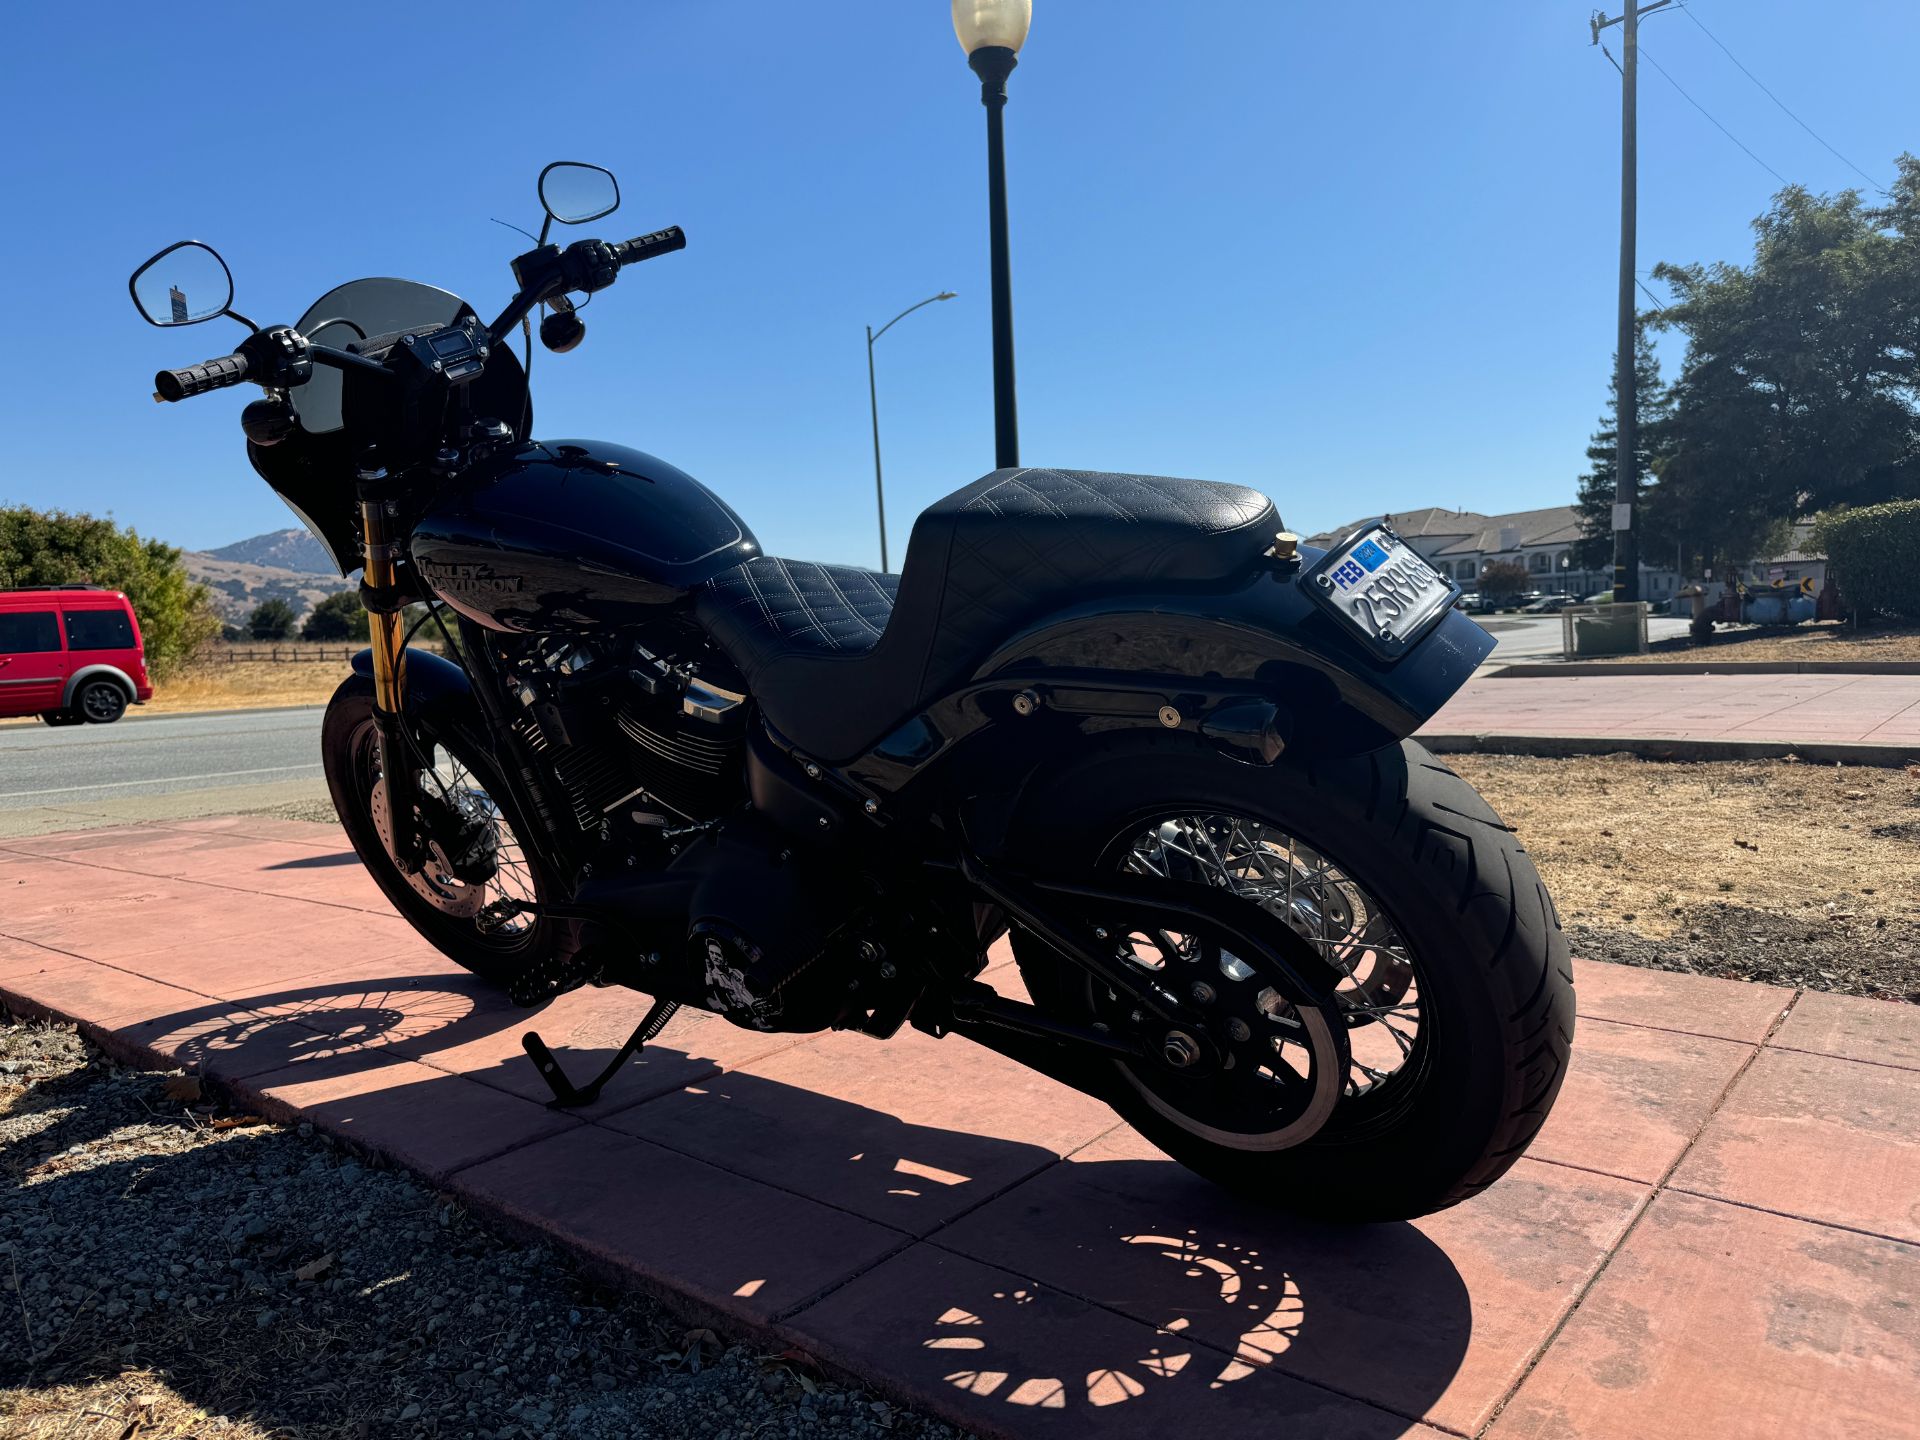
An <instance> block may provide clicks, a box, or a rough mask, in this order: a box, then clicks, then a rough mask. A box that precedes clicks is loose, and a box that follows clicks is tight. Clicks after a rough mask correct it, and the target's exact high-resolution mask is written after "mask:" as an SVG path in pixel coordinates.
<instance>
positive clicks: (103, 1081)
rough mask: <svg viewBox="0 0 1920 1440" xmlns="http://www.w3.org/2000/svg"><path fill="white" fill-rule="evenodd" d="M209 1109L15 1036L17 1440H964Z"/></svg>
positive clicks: (352, 1162) (1, 1414)
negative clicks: (299, 1439) (396, 1439)
mask: <svg viewBox="0 0 1920 1440" xmlns="http://www.w3.org/2000/svg"><path fill="white" fill-rule="evenodd" d="M193 1090H194V1082H190V1081H183V1080H182V1079H181V1078H180V1077H177V1076H175V1077H169V1076H166V1075H163V1074H158V1073H154V1072H149V1071H141V1070H132V1069H126V1068H123V1067H121V1066H119V1065H117V1064H115V1063H114V1062H112V1061H111V1060H108V1059H106V1058H104V1057H103V1056H101V1055H100V1054H99V1053H98V1052H96V1051H94V1050H93V1049H92V1048H91V1047H90V1046H88V1045H86V1044H85V1043H83V1042H82V1041H81V1040H80V1039H79V1038H78V1037H77V1036H76V1035H74V1034H73V1033H72V1032H71V1031H70V1030H65V1029H61V1028H59V1027H53V1026H45V1025H37V1024H26V1023H14V1022H10V1021H4V1020H0V1185H4V1186H5V1187H6V1189H7V1192H8V1193H7V1201H6V1204H5V1206H4V1207H0V1434H5V1435H8V1436H34V1437H53V1436H61V1437H66V1436H76V1437H78V1436H85V1437H90V1440H93V1437H107V1440H134V1437H135V1436H139V1437H142V1440H159V1437H171V1436H195V1437H203V1436H221V1437H240V1440H254V1437H269V1436H316V1437H318V1436H328V1437H332V1436H375V1435H377V1436H388V1435H396V1436H463V1437H465V1436H477V1437H507V1436H568V1437H573V1436H580V1437H614V1436H619V1437H627V1436H634V1435H646V1436H663V1437H680V1436H688V1437H692V1436H699V1437H710V1440H751V1437H758V1440H784V1437H789V1436H809V1437H810V1436H878V1435H883V1434H886V1435H893V1436H900V1437H943V1440H944V1437H952V1436H955V1435H956V1434H957V1433H958V1432H956V1431H954V1430H952V1429H950V1428H949V1427H947V1426H945V1425H942V1424H940V1423H938V1422H934V1421H930V1420H928V1419H926V1418H924V1417H922V1416H920V1415H918V1414H915V1413H913V1412H910V1411H906V1410H903V1409H900V1408H897V1407H895V1406H892V1405H890V1404H888V1403H887V1402H885V1401H882V1400H878V1399H876V1398H875V1397H874V1396H872V1395H870V1394H867V1393H864V1392H862V1391H859V1390H855V1389H849V1388H847V1387H844V1386H841V1385H838V1384H835V1383H830V1382H829V1381H827V1380H826V1379H824V1378H821V1377H820V1376H819V1374H818V1372H817V1370H816V1369H815V1368H814V1367H813V1364H812V1362H811V1360H810V1359H809V1357H806V1356H804V1355H801V1354H799V1353H797V1352H788V1353H787V1354H785V1355H773V1354H766V1353H762V1352H761V1351H759V1350H756V1349H754V1348H752V1347H750V1346H747V1345H743V1344H740V1343H737V1342H733V1341H730V1340H729V1339H728V1338H727V1337H726V1336H723V1335H722V1336H716V1335H715V1334H714V1333H713V1332H712V1331H710V1330H706V1329H703V1328H697V1327H696V1328H690V1327H689V1324H688V1322H687V1321H685V1320H684V1319H680V1318H676V1317H675V1316H674V1315H673V1314H672V1313H671V1312H670V1311H668V1310H667V1309H665V1308H664V1307H663V1306H661V1305H659V1304H657V1303H655V1302H653V1301H651V1300H648V1299H644V1298H640V1297H636V1296H633V1295H629V1294H621V1293H612V1292H609V1291H607V1290H605V1289H602V1288H598V1287H596V1286H595V1285H593V1284H592V1283H590V1282H589V1281H587V1280H585V1279H583V1278H581V1277H579V1276H578V1275H575V1274H573V1273H572V1272H570V1270H569V1269H568V1267H567V1265H566V1263H565V1262H564V1261H563V1260H562V1259H560V1258H559V1257H558V1256H556V1255H555V1254H554V1253H553V1252H552V1251H551V1250H549V1249H547V1248H546V1247H544V1246H539V1245H533V1246H523V1245H519V1244H516V1243H513V1242H511V1241H509V1240H505V1239H502V1238H501V1237H500V1236H498V1235H495V1234H493V1233H492V1232H490V1231H489V1230H488V1229H487V1227H485V1226H484V1225H482V1224H481V1223H479V1222H478V1221H476V1220H475V1219H474V1218H472V1217H471V1216H469V1215H467V1214H466V1213H465V1212H464V1211H463V1210H462V1209H461V1208H460V1207H459V1206H458V1205H456V1204H454V1203H452V1202H451V1201H448V1200H447V1199H445V1198H443V1197H442V1196H440V1195H438V1194H436V1193H435V1192H434V1191H432V1190H430V1189H428V1188H427V1187H425V1186H424V1185H421V1184H420V1183H419V1182H417V1181H415V1180H414V1179H412V1178H410V1177H409V1176H407V1175H405V1174H404V1173H401V1172H398V1171H394V1170H389V1169H384V1168H381V1167H379V1166H377V1165H375V1164H373V1163H370V1162H368V1161H367V1160H365V1159H362V1158H359V1157H357V1156H356V1155H354V1154H353V1153H351V1152H349V1151H347V1150H345V1149H343V1148H339V1147H336V1146H334V1145H333V1144H331V1143H329V1142H328V1141H326V1140H325V1139H323V1138H320V1137H317V1136H314V1135H313V1134H312V1133H311V1130H310V1127H307V1126H304V1125H302V1126H299V1127H297V1128H286V1127H281V1126H276V1125H271V1124H267V1123H264V1122H261V1121H258V1120H257V1119H256V1118H255V1117H252V1116H247V1115H236V1114H233V1113H230V1112H229V1111H227V1110H225V1109H224V1108H223V1107H222V1106H221V1105H219V1104H218V1103H217V1102H215V1101H213V1100H211V1099H201V1098H200V1097H198V1096H197V1095H195V1094H194V1093H192V1092H193Z"/></svg>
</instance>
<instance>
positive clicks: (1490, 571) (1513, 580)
mask: <svg viewBox="0 0 1920 1440" xmlns="http://www.w3.org/2000/svg"><path fill="white" fill-rule="evenodd" d="M1532 588H1533V577H1532V576H1531V575H1529V574H1527V567H1526V566H1524V565H1522V564H1519V563H1518V562H1517V561H1513V560H1489V561H1488V562H1487V563H1486V564H1485V565H1483V566H1481V567H1480V593H1481V594H1482V595H1524V594H1525V593H1526V592H1527V591H1528V590H1531V589H1532Z"/></svg>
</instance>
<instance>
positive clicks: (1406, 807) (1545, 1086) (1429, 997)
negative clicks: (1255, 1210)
mask: <svg viewBox="0 0 1920 1440" xmlns="http://www.w3.org/2000/svg"><path fill="white" fill-rule="evenodd" d="M1172 815H1216V816H1228V817H1245V818H1247V819H1249V820H1253V821H1257V822H1260V823H1261V824H1262V825H1265V826H1270V827H1271V828H1272V830H1273V831H1275V832H1284V833H1285V834H1286V835H1288V836H1291V837H1295V838H1296V839H1297V840H1298V841H1299V842H1300V843H1301V844H1302V845H1304V846H1310V847H1312V851H1313V852H1317V853H1318V855H1319V856H1321V857H1324V860H1325V861H1327V862H1332V865H1333V866H1334V867H1337V871H1338V872H1342V874H1343V878H1344V879H1345V880H1346V881H1348V882H1350V883H1351V884H1352V886H1353V887H1354V890H1355V893H1357V894H1360V895H1362V896H1364V897H1365V899H1366V901H1368V902H1369V903H1370V904H1373V905H1377V906H1379V907H1381V908H1382V909H1383V910H1384V912H1385V913H1386V914H1387V915H1389V916H1390V917H1391V920H1392V928H1396V929H1397V931H1398V932H1399V934H1400V935H1401V936H1403V937H1404V940H1405V945H1406V950H1407V953H1408V954H1409V955H1411V956H1412V957H1413V958H1414V960H1415V961H1416V962H1417V968H1418V975H1417V995H1418V999H1419V1006H1420V1010H1419V1028H1418V1034H1417V1037H1416V1039H1415V1043H1414V1045H1413V1047H1412V1048H1411V1049H1410V1050H1409V1051H1408V1053H1407V1054H1406V1056H1405V1058H1404V1062H1403V1063H1402V1064H1401V1066H1400V1068H1399V1069H1398V1070H1397V1071H1395V1072H1394V1073H1392V1074H1391V1075H1390V1076H1388V1077H1387V1078H1384V1079H1382V1080H1379V1081H1378V1082H1376V1083H1374V1084H1372V1085H1371V1086H1370V1088H1366V1089H1356V1088H1351V1087H1350V1088H1349V1089H1348V1090H1347V1091H1346V1092H1345V1093H1344V1094H1343V1096H1342V1098H1341V1099H1340V1101H1339V1103H1338V1104H1337V1105H1336V1106H1335V1108H1334V1110H1333V1113H1332V1116H1331V1118H1329V1119H1328V1120H1327V1121H1326V1123H1325V1125H1324V1126H1323V1127H1322V1128H1321V1129H1320V1130H1319V1131H1318V1133H1316V1134H1314V1135H1312V1137H1311V1138H1309V1139H1306V1140H1304V1141H1303V1142H1301V1143H1299V1144H1296V1145H1293V1146H1292V1147H1291V1148H1286V1149H1274V1150H1251V1149H1247V1148H1233V1147H1229V1146H1225V1145H1221V1144H1218V1143H1214V1142H1211V1141H1209V1140H1207V1139H1205V1138H1203V1137H1201V1136H1199V1135H1196V1134H1195V1133H1194V1131H1193V1129H1191V1128H1188V1127H1186V1126H1183V1125H1181V1124H1177V1123H1174V1122H1173V1121H1171V1120H1169V1119H1168V1118H1167V1116H1166V1115H1164V1114H1162V1113H1161V1112H1160V1110H1158V1109H1156V1108H1155V1107H1154V1106H1153V1105H1151V1104H1149V1103H1146V1102H1145V1100H1144V1098H1143V1096H1142V1094H1141V1090H1140V1087H1139V1085H1138V1083H1137V1082H1133V1083H1129V1082H1126V1081H1123V1080H1121V1079H1120V1078H1118V1077H1117V1076H1116V1077H1115V1078H1112V1079H1110V1080H1108V1081H1107V1083H1105V1084H1104V1085H1102V1086H1101V1089H1102V1090H1103V1093H1104V1094H1105V1098H1107V1100H1108V1101H1109V1103H1111V1104H1112V1105H1113V1107H1114V1108H1115V1109H1116V1110H1117V1111H1119V1113H1120V1114H1121V1115H1122V1116H1123V1117H1125V1118H1126V1120H1127V1121H1128V1122H1129V1123H1130V1124H1132V1125H1133V1126H1134V1128H1135V1129H1137V1130H1138V1131H1139V1132H1140V1133H1141V1134H1142V1135H1143V1136H1145V1137H1146V1138H1147V1139H1149V1140H1151V1141H1152V1142H1153V1143H1154V1144H1155V1145H1157V1146H1159V1147H1160V1148H1161V1149H1162V1150H1164V1151H1165V1152H1166V1153H1167V1154H1169V1155H1171V1156H1172V1157H1173V1158H1174V1159H1176V1160H1179V1161H1180V1162H1181V1163H1182V1164H1184V1165H1186V1166H1188V1167H1189V1168H1190V1169H1192V1170H1194V1171H1196V1172H1198V1173H1199V1174H1201V1175H1204V1176H1206V1177H1208V1178H1209V1179H1212V1180H1214V1181H1216V1182H1217V1183H1219V1184H1221V1185H1223V1186H1225V1187H1227V1188H1229V1189H1232V1190H1234V1191H1237V1192H1239V1193H1241V1194H1244V1195H1247V1196H1249V1197H1252V1198H1254V1199H1257V1200H1259V1201H1261V1202H1263V1203H1266V1204H1270V1205H1274V1206H1276V1207H1278V1208H1282V1209H1286V1210H1291V1211H1295V1212H1299V1213H1305V1214H1311V1215H1314V1216H1317V1217H1320V1218H1325V1219H1334V1220H1349V1221H1375V1220H1391V1219H1407V1218H1411V1217H1413V1216H1416V1215H1422V1214H1426V1213H1428V1212H1431V1211H1434V1210H1439V1209H1443V1208H1445V1207H1446V1206H1449V1205H1454V1204H1457V1203H1459V1202H1460V1201H1461V1200H1464V1199H1466V1198H1468V1197H1469V1196H1471V1195H1473V1194H1475V1193H1477V1192H1478V1191H1480V1190H1482V1189H1484V1188H1485V1187H1486V1186H1488V1185H1490V1184H1492V1183H1493V1181H1495V1180H1496V1179H1498V1178H1499V1177H1500V1176H1501V1175H1502V1174H1504V1173H1505V1172H1506V1170H1507V1169H1508V1168H1509V1167H1510V1166H1511V1165H1512V1164H1513V1163H1514V1161H1515V1160H1517V1159H1518V1158H1519V1157H1520V1155H1521V1153H1522V1152H1523V1151H1524V1150H1525V1149H1526V1147H1527V1145H1528V1143H1529V1142H1531V1140H1532V1139H1533V1137H1534V1135H1535V1134H1536V1133H1538V1131H1539V1129H1540V1126H1541V1124H1542V1123H1543V1122H1544V1121H1545V1120H1546V1117H1547V1112H1548V1110H1549V1109H1550V1107H1551V1106H1552V1104H1553V1100H1554V1097H1555V1096H1556V1095H1557V1094H1558V1093H1559V1089H1560V1084H1561V1081H1562V1080H1563V1079H1564V1077H1565V1075H1566V1068H1567V1059H1568V1054H1569V1049H1570V1047H1571V1045H1572V1040H1573V1023H1574V1022H1573V975H1572V969H1571V965H1570V962H1569V960H1568V956H1567V946H1566V940H1565V937H1564V936H1563V934H1562V933H1561V929H1560V923H1559V919H1558V917H1557V916H1556V915H1555V913H1554V909H1553V903H1552V901H1551V900H1550V899H1549V898H1548V896H1547V893H1546V890H1545V888H1544V887H1543V886H1542V885H1541V883H1540V878H1539V876H1538V874H1537V873H1536V872H1535V870H1534V868H1533V863H1532V861H1531V860H1530V859H1529V858H1528V856H1527V854H1526V852H1525V850H1524V849H1522V848H1521V846H1520V843H1519V841H1518V840H1517V838H1516V837H1515V836H1514V833H1513V831H1512V830H1511V829H1509V828H1508V827H1507V826H1506V825H1504V824H1502V823H1501V821H1500V818H1499V816H1497V815H1496V814H1495V813H1494V812H1493V810H1492V809H1491V808H1490V807H1489V806H1488V805H1487V803H1486V801H1485V800H1483V799H1482V798H1481V797H1480V795H1479V794H1478V793H1477V792H1476V791H1475V790H1474V789H1473V788H1472V787H1471V786H1470V785H1468V784H1467V783H1466V782H1465V781H1464V780H1462V779H1460V778H1459V776H1457V775H1455V774H1454V773H1453V772H1452V771H1451V770H1448V769H1447V768H1446V767H1445V766H1444V765H1442V764H1440V763H1439V762H1438V761H1436V760H1435V759H1434V758H1433V757H1432V756H1431V755H1429V754H1428V753H1427V751H1426V750H1424V749H1423V748H1422V747H1420V746H1419V745H1417V744H1415V743H1413V742H1412V741H1405V742H1402V743H1401V744H1399V745H1393V746H1388V747H1386V748H1384V749H1381V750H1378V751H1375V752H1373V753H1372V754H1369V755H1362V756H1358V757H1354V758H1351V759H1344V760H1332V761H1326V762H1318V763H1311V764H1291V763H1281V764H1278V765H1275V766H1271V767H1257V766H1250V765H1245V764H1241V763H1239V762H1237V761H1233V760H1229V759H1226V758H1225V757H1223V756H1221V755H1220V754H1219V753H1218V752H1215V751H1211V750H1206V749H1202V748H1199V747H1197V746H1195V745H1193V744H1192V743H1191V742H1189V741H1186V740H1185V738H1184V737H1176V736H1165V737H1161V736H1150V737H1145V738H1129V739H1128V740H1126V741H1123V742H1120V743H1119V744H1117V745H1116V746H1115V747H1114V748H1113V749H1112V750H1110V751H1108V752H1107V753H1105V754H1103V755H1100V756H1096V757H1093V758H1092V759H1090V760H1088V761H1086V762H1083V763H1082V764H1080V765H1079V766H1077V767H1075V768H1074V769H1072V770H1070V771H1069V772H1068V773H1066V774H1065V775H1063V776H1061V777H1060V778H1059V779H1057V780H1056V781H1054V782H1052V783H1050V784H1048V785H1047V786H1045V787H1044V789H1042V788H1041V787H1037V786H1036V787H1034V788H1033V790H1032V791H1030V793H1029V796H1028V798H1027V800H1026V803H1025V805H1024V806H1023V809H1022V817H1021V819H1020V820H1019V821H1018V822H1017V823H1016V825H1015V826H1014V828H1013V832H1012V833H1013V834H1014V835H1015V836H1017V837H1018V845H1019V847H1020V850H1021V852H1022V855H1023V857H1024V859H1025V861H1026V863H1028V864H1030V865H1033V866H1034V867H1035V868H1036V869H1042V870H1045V871H1046V872H1047V873H1051V874H1061V873H1063V867H1065V869H1066V873H1075V872H1078V873H1085V872H1086V870H1087V869H1094V870H1099V871H1105V872H1108V873H1111V872H1113V871H1114V870H1116V869H1118V868H1120V867H1121V866H1122V865H1124V864H1126V863H1129V862H1128V857H1129V855H1130V854H1132V853H1133V852H1131V851H1130V850H1129V848H1128V837H1130V836H1137V835H1139V834H1140V833H1141V829H1142V827H1143V826H1147V827H1151V826H1153V825H1155V824H1158V823H1159V820H1160V818H1161V817H1166V816H1172ZM1215 883H1218V882H1215ZM1293 893H1294V892H1293V889H1292V888H1291V884H1290V883H1289V886H1288V888H1287V890H1286V894H1287V896H1288V898H1289V904H1291V899H1292V896H1293ZM1244 903H1246V904H1248V905H1249V906H1251V905H1253V904H1254V903H1255V902H1254V901H1253V900H1251V899H1249V900H1246V901H1245V902H1244ZM1013 948H1014V954H1015V956H1016V957H1017V958H1018V960H1019V962H1020V967H1021V971H1022V974H1023V976H1024V978H1025V979H1026V983H1027V986H1028V989H1029V991H1030V992H1031V993H1032V995H1033V997H1034V999H1035V1002H1036V1003H1038V1004H1040V1005H1041V1006H1043V1007H1044V1008H1047V1009H1049V1010H1052V1011H1054V1012H1055V1013H1056V1014H1059V1015H1061V1016H1062V1018H1067V1019H1076V1020H1081V1021H1085V1020H1086V1019H1087V1018H1088V1015H1089V1009H1090V1006H1091V1003H1092V1001H1091V995H1090V988H1089V984H1088V981H1087V979H1086V977H1085V975H1084V974H1083V973H1082V972H1081V971H1079V970H1078V968H1077V967H1074V966H1071V965H1070V964H1068V963H1067V962H1065V961H1063V960H1061V959H1060V957H1059V956H1058V955H1056V954H1055V953H1054V952H1053V951H1052V950H1051V949H1050V948H1049V947H1048V946H1047V945H1046V944H1045V943H1044V942H1042V941H1040V940H1039V939H1037V938H1036V937H1034V936H1032V935H1030V934H1028V933H1026V932H1024V931H1022V930H1020V929H1019V928H1018V927H1016V928H1015V930H1014V932H1013ZM1359 1034H1360V1031H1359V1030H1358V1029H1356V1030H1355V1032H1354V1035H1355V1038H1356V1040H1357V1039H1358V1038H1359ZM1129 1063H1131V1062H1129ZM1108 1073H1109V1074H1112V1073H1113V1072H1108ZM1162 1108H1164V1106H1163V1107H1162Z"/></svg>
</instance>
